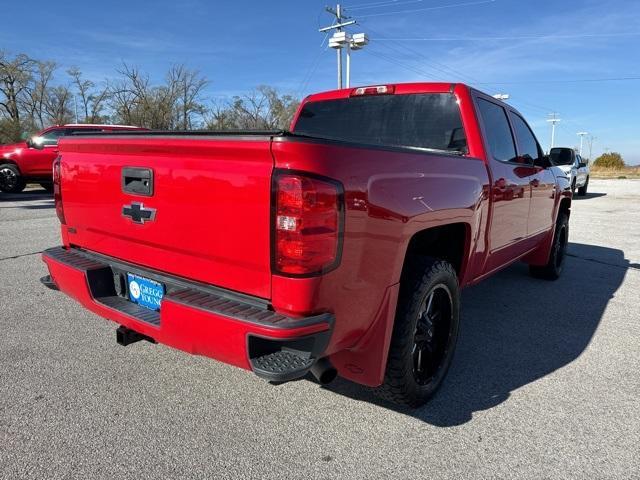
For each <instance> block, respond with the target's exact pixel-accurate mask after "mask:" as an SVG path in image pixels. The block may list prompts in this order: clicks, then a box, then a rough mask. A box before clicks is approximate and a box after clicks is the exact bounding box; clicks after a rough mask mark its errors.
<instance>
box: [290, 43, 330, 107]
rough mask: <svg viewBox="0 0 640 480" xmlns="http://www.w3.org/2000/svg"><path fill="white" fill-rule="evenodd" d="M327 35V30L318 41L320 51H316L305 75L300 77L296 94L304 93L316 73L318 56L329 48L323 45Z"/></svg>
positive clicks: (318, 62) (318, 63)
mask: <svg viewBox="0 0 640 480" xmlns="http://www.w3.org/2000/svg"><path fill="white" fill-rule="evenodd" d="M328 37H329V32H327V33H325V35H324V38H323V39H322V42H321V43H320V52H318V54H317V55H316V58H315V59H314V61H313V63H312V64H311V66H310V67H309V69H308V70H307V73H306V74H305V76H304V77H302V81H301V82H300V86H299V88H298V90H297V93H296V96H298V97H300V96H301V95H302V94H303V93H304V91H305V89H306V88H307V85H308V84H309V82H310V81H311V78H312V77H313V75H314V74H315V73H316V70H317V69H318V66H319V65H320V58H321V57H322V54H323V53H324V52H325V51H326V50H327V49H328V48H329V47H328V46H327V47H325V45H324V44H325V42H326V41H327V38H328ZM323 47H324V48H323Z"/></svg>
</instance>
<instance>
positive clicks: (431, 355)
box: [377, 258, 460, 407]
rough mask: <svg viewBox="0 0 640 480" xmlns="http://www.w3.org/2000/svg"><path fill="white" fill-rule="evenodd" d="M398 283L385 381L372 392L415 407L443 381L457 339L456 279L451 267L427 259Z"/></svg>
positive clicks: (458, 307) (431, 394)
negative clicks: (398, 295)
mask: <svg viewBox="0 0 640 480" xmlns="http://www.w3.org/2000/svg"><path fill="white" fill-rule="evenodd" d="M415 270H416V272H415V273H414V274H413V275H410V276H409V278H408V279H407V280H406V281H405V282H403V283H404V286H403V288H402V289H401V292H400V298H399V299H398V301H399V304H398V313H397V315H396V320H395V324H394V328H393V335H392V338H391V345H390V347H389V356H388V360H387V368H386V372H385V378H384V383H383V384H382V385H381V386H380V387H378V389H377V394H378V395H379V396H381V397H382V398H384V399H386V400H389V401H392V402H394V403H398V404H402V405H408V406H411V407H418V406H420V405H423V404H424V403H425V402H427V400H429V398H431V397H432V396H433V395H434V394H435V392H436V391H437V390H438V388H439V387H440V385H441V384H442V381H443V380H444V378H445V376H446V374H447V371H448V369H449V366H450V365H451V360H452V359H453V353H454V350H455V346H456V341H457V339H458V330H459V321H460V312H459V310H460V300H459V288H458V278H457V275H456V272H455V270H454V269H453V267H452V266H451V264H450V263H448V262H445V261H442V260H436V259H433V258H427V259H425V260H424V261H423V262H419V267H417V268H416V269H415Z"/></svg>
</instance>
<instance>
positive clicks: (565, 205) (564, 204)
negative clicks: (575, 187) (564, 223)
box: [558, 198, 571, 217]
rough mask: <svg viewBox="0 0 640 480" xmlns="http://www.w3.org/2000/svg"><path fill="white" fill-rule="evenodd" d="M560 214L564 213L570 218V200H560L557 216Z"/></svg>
mask: <svg viewBox="0 0 640 480" xmlns="http://www.w3.org/2000/svg"><path fill="white" fill-rule="evenodd" d="M561 213H566V214H567V217H569V216H571V199H570V198H563V199H562V200H560V207H559V208H558V215H559V214H561Z"/></svg>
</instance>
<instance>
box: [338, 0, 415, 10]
mask: <svg viewBox="0 0 640 480" xmlns="http://www.w3.org/2000/svg"><path fill="white" fill-rule="evenodd" d="M423 1H424V0H404V1H400V0H383V1H380V2H371V3H363V4H360V5H353V6H347V7H346V9H348V10H349V11H350V12H351V11H353V10H364V9H367V8H380V7H396V6H399V5H406V4H409V3H422V2H423Z"/></svg>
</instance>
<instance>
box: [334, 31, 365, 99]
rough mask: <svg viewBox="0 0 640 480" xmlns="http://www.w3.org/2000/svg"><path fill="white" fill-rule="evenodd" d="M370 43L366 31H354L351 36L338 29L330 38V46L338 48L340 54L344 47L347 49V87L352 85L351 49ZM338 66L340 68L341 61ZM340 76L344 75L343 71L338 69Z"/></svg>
mask: <svg viewBox="0 0 640 480" xmlns="http://www.w3.org/2000/svg"><path fill="white" fill-rule="evenodd" d="M368 43H369V37H367V34H366V33H354V34H353V36H351V35H349V33H347V32H345V31H338V32H335V33H334V34H333V35H332V36H331V38H330V39H329V47H330V48H334V49H336V50H337V51H338V55H340V51H341V50H342V49H343V48H346V49H347V82H346V87H347V88H349V87H350V85H351V51H352V50H360V49H362V48H363V47H364V46H365V45H367V44H368ZM338 68H339V69H340V63H338ZM338 76H339V78H341V77H342V72H341V71H338Z"/></svg>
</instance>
